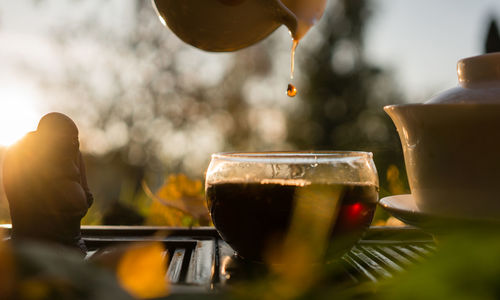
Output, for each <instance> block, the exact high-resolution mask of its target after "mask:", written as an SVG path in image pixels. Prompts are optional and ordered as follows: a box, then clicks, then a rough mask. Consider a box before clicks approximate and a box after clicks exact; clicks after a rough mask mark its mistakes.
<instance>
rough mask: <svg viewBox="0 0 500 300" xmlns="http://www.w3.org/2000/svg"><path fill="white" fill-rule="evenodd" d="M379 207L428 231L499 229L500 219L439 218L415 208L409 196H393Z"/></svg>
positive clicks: (381, 201) (382, 201)
mask: <svg viewBox="0 0 500 300" xmlns="http://www.w3.org/2000/svg"><path fill="white" fill-rule="evenodd" d="M379 205H380V206H382V208H383V209H385V210H386V211H387V212H389V213H390V214H391V215H393V216H394V217H395V218H396V219H398V220H400V221H402V222H404V223H406V224H408V225H411V226H415V227H419V228H421V229H425V230H429V231H434V232H438V231H442V230H443V229H450V228H453V227H455V228H457V227H471V226H487V227H490V228H491V227H492V226H495V227H496V228H500V219H484V218H473V217H469V218H463V217H456V216H441V215H438V214H435V213H429V212H424V211H422V210H421V209H419V208H418V207H417V204H416V203H415V199H414V198H413V196H412V195H411V194H404V195H394V196H389V197H385V198H382V199H380V202H379Z"/></svg>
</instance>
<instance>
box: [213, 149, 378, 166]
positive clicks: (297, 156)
mask: <svg viewBox="0 0 500 300" xmlns="http://www.w3.org/2000/svg"><path fill="white" fill-rule="evenodd" d="M343 158H344V159H345V158H358V159H363V158H364V159H370V160H371V159H372V158H373V153H372V152H366V151H263V152H258V151H256V152H218V153H214V154H212V160H215V159H217V160H226V161H235V162H248V163H274V164H276V163H278V164H279V163H286V164H304V163H310V162H311V161H314V162H317V163H321V162H325V163H326V162H331V161H335V160H338V159H343Z"/></svg>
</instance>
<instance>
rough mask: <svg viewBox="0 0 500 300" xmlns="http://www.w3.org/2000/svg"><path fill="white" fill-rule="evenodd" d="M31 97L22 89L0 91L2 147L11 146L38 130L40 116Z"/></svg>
mask: <svg viewBox="0 0 500 300" xmlns="http://www.w3.org/2000/svg"><path fill="white" fill-rule="evenodd" d="M30 96H31V95H30V94H29V92H28V91H26V90H24V91H23V90H22V89H16V90H9V89H0V146H10V145H12V144H14V143H15V142H17V141H18V140H19V139H21V138H22V137H23V136H24V135H25V134H26V133H28V132H29V131H33V130H35V129H36V125H37V122H38V119H39V116H38V114H37V113H36V109H35V107H34V101H33V98H32V97H30Z"/></svg>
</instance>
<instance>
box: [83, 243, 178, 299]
mask: <svg viewBox="0 0 500 300" xmlns="http://www.w3.org/2000/svg"><path fill="white" fill-rule="evenodd" d="M167 262H168V256H167V252H166V249H165V247H164V246H163V244H162V243H160V242H143V243H132V244H124V245H119V246H115V247H108V248H106V249H101V250H100V251H99V252H98V253H96V254H95V255H94V256H93V257H92V263H93V264H95V265H97V266H100V267H101V268H103V269H106V270H109V271H111V272H112V273H114V274H115V275H116V278H117V279H118V282H119V283H120V285H121V286H122V287H123V288H124V289H125V290H126V291H128V292H129V293H130V294H131V295H133V296H135V297H137V298H140V299H149V298H159V297H163V296H166V295H168V294H169V288H170V286H169V282H168V280H167V278H166V276H165V274H166V273H167Z"/></svg>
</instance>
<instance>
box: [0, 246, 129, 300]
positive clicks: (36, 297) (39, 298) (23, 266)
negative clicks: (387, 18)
mask: <svg viewBox="0 0 500 300" xmlns="http://www.w3.org/2000/svg"><path fill="white" fill-rule="evenodd" d="M0 263H1V268H0V280H1V281H0V299H6V300H7V299H8V300H58V299H61V300H63V299H64V300H78V299H82V300H83V299H85V300H90V299H92V300H99V299H100V300H108V299H123V300H125V299H127V300H128V299H134V298H133V297H131V296H129V295H128V294H127V293H126V292H125V291H123V289H122V288H121V287H120V286H119V284H118V282H117V281H116V279H115V278H114V276H113V275H112V274H111V273H109V272H107V271H105V270H102V269H100V268H97V267H95V266H93V265H91V264H87V263H85V262H84V261H83V258H82V257H81V255H79V254H78V253H76V252H75V253H74V252H73V251H72V250H69V249H65V248H60V247H52V246H47V245H44V244H38V243H26V242H23V243H19V242H17V243H10V242H5V241H0Z"/></svg>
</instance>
